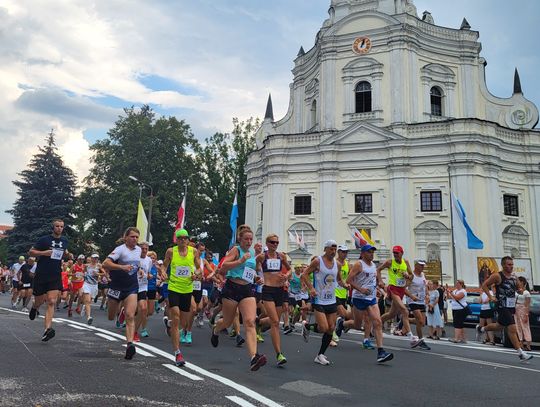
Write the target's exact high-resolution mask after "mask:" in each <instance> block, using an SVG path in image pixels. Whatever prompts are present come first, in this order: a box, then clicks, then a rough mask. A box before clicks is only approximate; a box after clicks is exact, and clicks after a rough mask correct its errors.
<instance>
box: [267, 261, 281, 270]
mask: <svg viewBox="0 0 540 407" xmlns="http://www.w3.org/2000/svg"><path fill="white" fill-rule="evenodd" d="M280 263H281V262H280V261H279V259H268V260H266V266H267V267H268V270H272V271H280V270H281V265H280Z"/></svg>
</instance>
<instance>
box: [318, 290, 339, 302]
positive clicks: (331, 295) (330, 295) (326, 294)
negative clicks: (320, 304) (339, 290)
mask: <svg viewBox="0 0 540 407" xmlns="http://www.w3.org/2000/svg"><path fill="white" fill-rule="evenodd" d="M321 294H322V295H321V296H322V300H323V301H329V300H333V299H335V297H336V292H335V291H323V292H322V293H321Z"/></svg>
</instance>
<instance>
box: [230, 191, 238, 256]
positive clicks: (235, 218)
mask: <svg viewBox="0 0 540 407" xmlns="http://www.w3.org/2000/svg"><path fill="white" fill-rule="evenodd" d="M237 196H238V193H236V194H235V195H234V203H233V207H232V211H231V220H230V221H229V224H230V225H231V231H232V237H231V242H230V243H229V249H230V248H231V247H233V246H234V244H235V243H236V228H237V223H238V202H237Z"/></svg>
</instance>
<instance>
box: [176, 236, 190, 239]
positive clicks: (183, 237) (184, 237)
mask: <svg viewBox="0 0 540 407" xmlns="http://www.w3.org/2000/svg"><path fill="white" fill-rule="evenodd" d="M187 239H188V238H187V236H180V237H179V238H178V240H187Z"/></svg>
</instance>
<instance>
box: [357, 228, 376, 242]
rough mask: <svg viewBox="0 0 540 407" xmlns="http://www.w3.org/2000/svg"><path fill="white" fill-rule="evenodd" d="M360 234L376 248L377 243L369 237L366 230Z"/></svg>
mask: <svg viewBox="0 0 540 407" xmlns="http://www.w3.org/2000/svg"><path fill="white" fill-rule="evenodd" d="M360 234H361V235H362V237H363V238H364V239H365V240H366V242H367V243H368V244H369V245H370V246H375V242H374V241H373V240H371V237H369V235H368V233H367V232H366V231H365V230H364V229H362V230H361V231H360Z"/></svg>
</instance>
